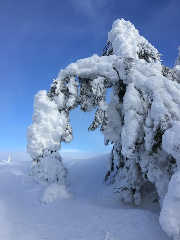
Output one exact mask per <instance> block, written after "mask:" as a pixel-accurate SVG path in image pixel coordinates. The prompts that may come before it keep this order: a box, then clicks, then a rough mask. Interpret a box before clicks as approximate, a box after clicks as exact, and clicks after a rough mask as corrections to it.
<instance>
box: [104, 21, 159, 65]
mask: <svg viewBox="0 0 180 240" xmlns="http://www.w3.org/2000/svg"><path fill="white" fill-rule="evenodd" d="M108 41H109V42H110V44H111V46H112V48H113V54H115V55H116V56H120V57H122V58H134V59H136V58H145V56H146V55H147V57H146V60H147V62H152V61H154V60H156V61H159V60H160V54H159V53H158V51H157V49H156V48H154V47H153V46H152V45H151V44H150V43H148V41H147V40H146V39H145V38H144V37H142V36H140V35H139V32H138V30H137V29H136V28H135V27H134V25H133V24H132V23H131V22H129V21H125V20H124V19H121V20H116V21H115V22H114V23H113V25H112V30H111V31H110V32H109V34H108ZM110 49H111V48H110Z"/></svg>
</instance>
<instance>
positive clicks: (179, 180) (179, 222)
mask: <svg viewBox="0 0 180 240" xmlns="http://www.w3.org/2000/svg"><path fill="white" fill-rule="evenodd" d="M179 209H180V172H177V173H176V174H174V175H173V176H172V178H171V181H170V183H169V187H168V192H167V194H166V196H165V198H164V201H163V204H162V209H161V213H160V218H159V222H160V224H161V226H162V228H163V230H164V231H165V232H166V233H167V234H168V235H169V236H174V239H180V235H179V233H180V212H179Z"/></svg>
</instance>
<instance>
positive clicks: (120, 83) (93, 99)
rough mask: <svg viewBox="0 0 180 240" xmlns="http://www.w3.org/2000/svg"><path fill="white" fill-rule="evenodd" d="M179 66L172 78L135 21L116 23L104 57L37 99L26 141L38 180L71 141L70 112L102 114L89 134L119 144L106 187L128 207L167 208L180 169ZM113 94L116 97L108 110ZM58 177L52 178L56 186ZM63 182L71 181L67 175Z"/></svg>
mask: <svg viewBox="0 0 180 240" xmlns="http://www.w3.org/2000/svg"><path fill="white" fill-rule="evenodd" d="M177 66H179V60H177V61H176V66H175V68H174V69H173V70H172V69H170V68H168V67H165V66H163V65H162V64H161V60H160V54H159V52H158V50H157V49H155V48H154V47H153V46H152V45H151V44H150V43H149V42H148V41H147V40H146V39H145V38H144V37H142V36H140V35H139V32H138V31H137V30H136V29H135V27H134V26H133V25H132V24H131V23H130V22H129V21H125V20H123V19H122V20H117V21H115V22H114V23H113V26H112V30H111V31H110V32H109V34H108V41H107V45H106V47H105V49H104V51H103V54H102V56H98V55H93V56H92V57H89V58H85V59H80V60H78V61H77V62H76V63H72V64H70V65H68V66H67V67H66V68H65V69H64V70H61V71H60V73H59V75H58V77H57V79H55V80H54V81H53V84H52V85H51V89H50V91H49V92H48V94H47V93H46V92H45V91H41V92H39V93H38V95H37V96H36V97H35V113H34V116H33V124H32V125H31V126H30V127H29V129H28V134H27V138H28V152H29V153H30V155H31V156H32V157H33V158H34V163H35V164H33V169H34V170H33V171H32V172H33V174H35V175H36V176H37V175H38V174H39V175H41V176H42V177H41V179H46V178H47V175H46V171H45V170H44V167H42V166H43V162H44V159H46V155H45V152H46V153H47V152H49V153H50V154H51V153H52V154H53V153H54V152H56V151H58V150H59V149H60V147H61V144H60V143H61V141H65V142H70V141H71V140H72V139H73V136H72V129H71V126H70V122H69V111H71V110H72V109H73V108H75V107H77V106H78V105H80V107H81V110H82V111H84V112H87V111H91V110H92V109H93V108H96V113H95V118H94V121H93V123H92V124H91V125H90V127H89V130H94V129H96V128H97V127H99V126H101V132H102V133H103V134H104V139H105V144H106V145H107V144H109V143H112V144H113V151H112V153H111V157H110V165H109V166H110V167H109V169H108V173H107V175H106V178H105V180H106V181H109V182H110V183H114V184H115V188H116V193H118V194H119V198H120V199H121V200H122V201H124V202H126V203H133V202H134V203H135V204H140V203H141V201H142V200H143V199H145V200H146V201H147V199H150V200H151V201H153V200H155V199H159V201H160V203H162V201H163V199H164V196H165V194H166V192H167V189H168V184H169V181H170V178H171V176H172V175H173V174H174V172H176V171H177V169H179V160H178V156H179V155H178V154H179V153H178V152H179V137H178V132H177V131H179V121H180V84H179V81H180V79H179V72H178V70H177V69H178V67H177ZM107 88H112V89H113V94H112V96H111V101H110V103H109V105H108V104H107V103H106V101H105V100H106V99H105V96H106V90H107ZM168 136H171V138H170V139H171V143H170V144H168ZM52 157H53V158H54V156H52ZM39 160H40V162H41V163H42V165H39ZM49 160H50V159H49ZM49 160H48V161H49ZM58 163H59V164H60V165H61V164H62V163H61V161H59V162H58ZM53 165H54V163H53ZM60 165H59V166H60ZM35 169H36V170H35ZM50 169H51V168H50ZM52 169H53V167H52ZM59 169H61V168H59ZM62 169H63V168H62ZM53 171H54V172H53ZM53 171H50V172H48V174H50V173H52V175H51V176H53V177H51V179H53V181H58V180H59V179H60V178H59V177H58V178H56V176H57V172H55V170H53ZM58 171H59V170H58ZM39 172H41V174H40V173H39ZM53 174H54V175H53ZM60 174H62V176H65V170H64V169H63V170H60V172H59V175H60ZM45 176H46V177H45ZM48 179H49V178H48Z"/></svg>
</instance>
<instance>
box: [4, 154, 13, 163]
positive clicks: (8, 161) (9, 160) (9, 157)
mask: <svg viewBox="0 0 180 240" xmlns="http://www.w3.org/2000/svg"><path fill="white" fill-rule="evenodd" d="M3 162H5V163H10V162H11V156H10V155H9V156H8V160H7V161H6V160H4V159H3Z"/></svg>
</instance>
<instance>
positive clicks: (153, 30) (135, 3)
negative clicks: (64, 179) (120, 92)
mask: <svg viewBox="0 0 180 240" xmlns="http://www.w3.org/2000/svg"><path fill="white" fill-rule="evenodd" d="M121 18H124V19H125V20H130V21H131V22H132V23H133V24H134V25H135V27H136V28H137V29H138V30H139V32H140V34H141V35H143V36H144V37H145V38H147V39H148V41H149V42H150V43H151V44H152V45H154V46H155V47H156V48H157V49H158V50H159V52H160V53H161V54H162V55H163V57H162V59H163V63H164V64H165V65H167V66H169V67H173V65H174V61H175V59H176V58H177V54H178V46H179V45H180V27H179V26H180V0H156V1H155V0H151V1H149V0H126V1H124V0H64V1H63V0H62V1H60V0H25V1H24V0H16V1H14V0H0V32H1V37H0V81H1V93H0V107H1V114H0V160H1V156H3V157H6V155H8V153H11V154H12V155H13V154H14V155H15V154H16V155H17V153H19V154H22V156H23V157H22V158H25V154H24V152H25V151H26V131H27V128H28V126H29V125H30V124H31V123H32V120H31V117H32V114H33V101H34V95H35V94H36V93H37V92H38V91H39V90H49V88H50V84H51V83H52V80H53V78H56V77H57V74H58V72H59V71H60V69H61V68H65V67H66V66H67V65H68V64H69V63H71V62H75V61H76V60H77V59H79V58H85V57H89V56H91V55H92V54H94V53H96V54H101V52H102V49H103V48H104V46H105V44H106V41H107V34H108V31H110V30H111V26H112V23H113V21H115V20H116V19H121ZM92 120H93V114H88V113H86V114H85V113H81V112H80V110H78V109H77V110H75V111H73V112H72V113H71V124H72V127H73V131H74V137H75V139H74V140H73V142H71V143H70V144H68V145H67V144H66V145H65V144H63V146H62V155H63V156H70V155H71V156H73V157H79V156H82V157H84V156H90V155H96V154H103V153H105V152H108V151H110V147H109V148H105V147H104V146H103V136H101V133H100V132H99V131H98V130H96V131H95V132H90V133H88V131H87V128H88V126H89V125H90V124H91V122H92ZM69 152H73V154H69ZM12 159H13V156H12Z"/></svg>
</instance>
